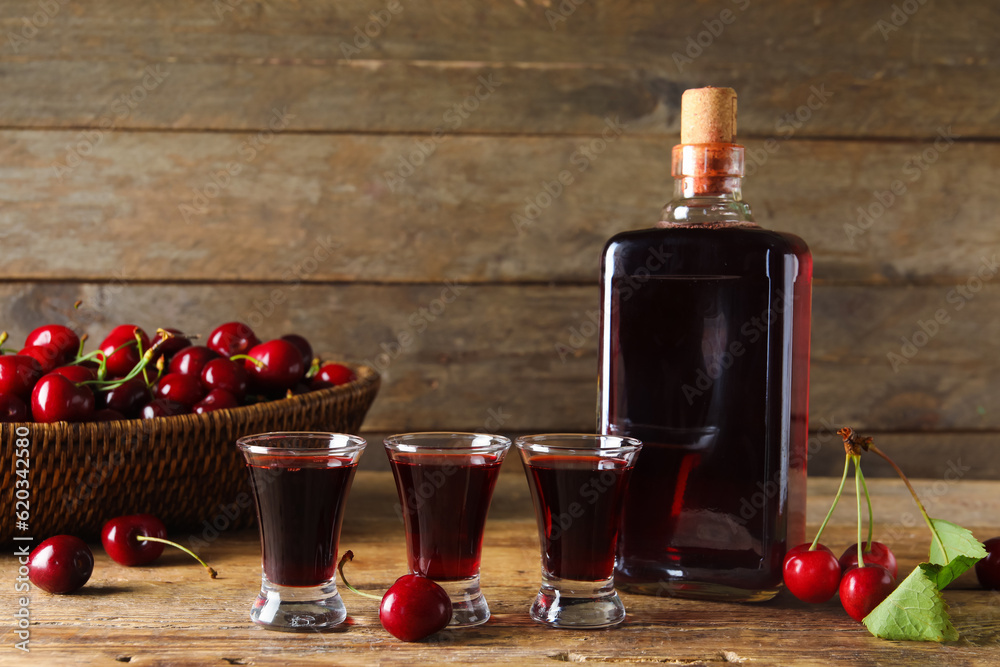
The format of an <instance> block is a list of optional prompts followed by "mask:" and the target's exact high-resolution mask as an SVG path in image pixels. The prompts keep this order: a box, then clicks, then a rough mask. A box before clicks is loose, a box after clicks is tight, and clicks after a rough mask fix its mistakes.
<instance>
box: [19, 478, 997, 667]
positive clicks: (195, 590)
mask: <svg viewBox="0 0 1000 667" xmlns="http://www.w3.org/2000/svg"><path fill="white" fill-rule="evenodd" d="M871 486H872V490H873V493H874V494H875V510H876V513H877V514H876V517H877V519H878V520H879V521H880V524H879V526H878V528H877V533H876V539H882V540H884V541H889V542H891V545H892V547H893V548H894V549H895V551H896V554H897V556H898V557H899V560H900V571H901V573H902V572H909V570H910V569H912V568H913V566H914V565H915V564H916V563H917V562H919V561H921V560H925V559H926V553H927V547H928V544H929V537H928V533H927V530H926V528H924V527H923V525H922V523H916V522H915V521H917V520H919V519H918V518H917V519H916V520H915V517H916V516H917V515H916V513H915V511H914V507H913V505H912V501H910V500H909V496H908V495H907V494H906V492H905V489H904V488H903V486H902V484H901V483H899V482H897V481H894V480H872V481H871ZM916 486H917V488H918V491H919V492H920V493H921V495H922V497H924V498H925V500H926V502H927V505H928V510H929V511H930V513H931V515H932V516H936V517H941V518H947V519H949V520H952V521H956V522H958V523H960V524H962V525H965V526H966V527H968V528H971V529H972V530H973V531H974V532H975V533H976V536H977V537H979V538H980V539H987V538H989V537H993V536H995V535H998V534H1000V482H981V481H979V482H977V481H961V482H943V481H941V482H930V481H926V482H917V483H916ZM835 489H836V480H832V479H814V480H810V502H809V523H810V531H811V532H813V531H815V527H816V525H817V524H818V523H819V521H820V520H821V519H822V516H823V514H824V513H825V511H826V509H827V507H828V506H829V502H830V500H831V497H832V494H833V492H834V491H835ZM395 500H396V497H395V490H394V487H393V485H392V481H391V477H390V475H389V474H388V473H384V472H362V473H359V474H358V476H357V478H356V480H355V483H354V488H353V490H352V492H351V498H350V501H349V504H348V507H347V516H346V519H345V522H344V529H343V535H342V539H341V549H352V550H353V551H354V553H355V554H356V560H355V562H354V563H353V564H352V565H351V566H349V567H350V570H349V572H353V583H355V585H357V586H359V588H363V589H369V590H371V591H372V592H376V591H378V592H380V591H382V590H385V588H387V587H388V586H389V585H390V584H391V583H392V581H393V580H394V579H395V577H396V576H398V575H399V574H402V573H403V572H404V571H405V562H406V561H405V556H406V552H405V546H404V543H403V532H402V525H401V522H400V520H399V519H398V518H396V516H395V515H394V513H393V509H392V508H393V504H394V502H395ZM847 500H848V502H842V503H841V507H840V508H838V511H837V513H836V515H835V519H834V521H833V522H832V523H831V526H832V528H831V529H829V530H830V533H829V538H826V537H824V542H825V543H827V544H829V545H830V546H831V547H832V548H833V549H834V551H839V550H841V549H844V548H846V546H847V545H848V544H849V543H851V542H853V541H854V538H853V536H854V535H855V530H856V528H853V527H852V525H851V524H852V521H853V520H854V516H855V515H854V511H855V508H854V505H853V498H847ZM173 537H175V538H179V539H180V540H181V541H182V542H186V541H187V540H188V534H180V535H173ZM202 551H203V554H204V556H206V558H207V559H208V560H209V562H210V563H211V564H212V565H213V566H214V567H215V568H216V569H217V570H218V571H219V578H218V579H216V580H212V579H209V578H208V576H207V575H206V573H205V572H204V570H203V569H202V568H200V567H198V566H197V565H196V564H195V563H194V562H193V561H189V560H188V558H187V556H184V555H183V554H180V553H179V552H178V553H169V554H165V555H164V556H163V557H162V558H161V559H160V560H159V561H158V562H157V563H156V564H154V565H153V566H151V567H142V568H131V569H130V568H125V567H121V566H119V565H116V564H115V563H113V562H111V561H110V560H109V559H108V557H107V556H106V555H105V554H104V551H103V549H101V548H100V545H95V546H94V555H95V560H96V565H95V568H94V575H93V577H92V578H91V580H90V582H89V583H88V584H87V586H86V587H84V588H83V589H82V590H81V591H79V592H78V593H76V594H74V595H69V596H52V595H48V594H46V593H44V592H42V591H38V590H33V591H32V592H31V593H30V613H31V626H30V631H31V638H30V647H31V652H30V654H26V653H23V652H22V651H19V650H16V649H14V648H13V644H14V643H15V641H17V639H16V637H15V635H14V634H13V629H12V627H11V624H10V614H9V613H6V612H7V610H9V609H11V607H12V606H13V605H12V602H7V601H8V600H10V601H12V600H13V592H12V589H13V581H14V578H15V576H16V568H17V562H16V559H15V558H14V557H13V556H12V555H10V553H11V552H12V549H11V548H7V549H5V552H6V553H5V555H4V556H3V557H2V558H0V581H2V582H3V589H4V594H3V598H4V604H3V607H4V610H5V614H4V615H5V617H6V618H7V620H6V621H4V623H3V627H2V634H0V639H2V648H0V665H13V664H46V665H51V664H74V665H91V664H101V665H107V664H116V663H129V664H141V665H164V664H171V665H172V664H216V665H265V664H267V665H270V664H298V663H304V664H340V665H372V664H376V665H377V664H406V665H420V664H441V663H452V664H470V663H506V664H537V665H551V664H552V663H553V662H560V661H561V662H596V663H630V662H644V663H647V662H648V663H664V664H674V665H710V664H717V663H727V662H729V663H740V664H781V665H790V664H796V665H799V664H801V665H828V664H858V665H862V664H865V665H867V664H892V665H923V664H927V665H931V664H933V665H938V664H949V665H950V664H960V665H987V664H991V665H995V664H997V663H998V662H1000V593H988V592H985V591H982V590H979V589H978V588H977V587H976V582H975V578H974V577H973V576H971V573H969V574H967V575H966V576H964V577H962V578H961V579H959V580H958V581H957V582H955V583H954V584H953V585H952V588H951V589H949V590H948V591H947V593H946V594H945V597H946V599H947V601H948V603H949V604H950V605H951V615H952V620H953V622H954V625H955V627H956V628H957V629H958V630H959V632H960V633H961V634H962V637H961V639H960V640H959V641H957V642H953V643H950V644H944V645H942V644H936V643H919V642H888V641H882V640H879V639H875V638H874V637H872V636H870V635H869V634H868V632H867V631H866V630H865V629H864V627H863V626H861V625H859V624H857V623H855V622H854V621H852V620H851V619H850V618H849V617H848V616H847V615H846V614H845V613H844V612H843V611H842V609H841V608H840V604H839V602H838V601H837V600H836V599H835V600H833V601H832V602H829V603H827V604H823V605H806V604H803V603H800V602H798V601H797V600H795V599H793V598H792V597H791V596H790V595H788V594H787V593H783V594H781V595H780V596H779V597H778V598H777V599H775V600H773V601H771V602H767V603H762V604H725V603H707V602H695V601H687V600H675V599H669V598H650V597H644V596H637V595H628V594H622V598H623V600H624V602H625V606H626V608H627V610H628V618H627V619H626V620H625V622H624V623H623V624H621V625H620V626H618V627H616V628H612V629H607V630H597V631H565V630H553V629H549V628H545V627H542V626H539V625H537V624H535V623H534V622H532V621H531V620H530V619H529V617H528V613H527V610H528V606H529V604H530V603H531V600H532V599H533V597H534V594H535V592H536V591H537V585H538V581H539V562H538V558H539V557H538V543H537V534H536V530H535V525H534V519H533V516H532V512H531V504H530V498H529V496H528V489H527V485H526V483H525V481H524V479H523V476H522V475H520V474H519V471H517V470H516V469H508V471H507V472H506V473H505V474H503V475H501V478H500V482H499V485H498V488H497V492H496V496H495V497H494V503H493V508H492V510H491V514H490V519H489V521H488V523H487V528H486V536H485V541H484V548H483V565H482V582H483V588H484V591H485V593H486V596H487V598H488V600H489V602H490V608H491V610H492V612H493V616H492V618H491V619H490V621H489V622H488V623H486V624H485V625H483V626H480V627H477V628H471V629H464V630H451V631H444V632H441V633H438V634H437V635H436V636H433V637H431V638H429V639H427V640H425V641H423V642H421V643H414V644H406V643H403V642H400V641H397V640H396V639H394V638H393V637H392V636H390V635H389V634H388V633H386V632H385V631H384V630H383V629H382V627H381V626H380V625H379V622H378V617H377V604H376V602H375V601H374V600H370V599H366V598H361V597H359V596H357V595H355V594H353V593H351V592H350V591H347V590H346V589H344V588H341V594H342V596H343V598H344V601H345V603H346V605H347V608H348V612H349V618H348V622H347V623H346V624H345V625H344V626H342V630H340V631H337V632H331V633H326V634H305V635H297V634H287V633H280V632H270V631H267V630H263V629H261V628H259V627H257V626H255V625H254V624H253V623H251V622H250V620H249V616H248V614H249V608H250V604H251V602H252V600H253V598H254V596H255V595H256V592H257V587H258V585H259V577H260V548H259V543H258V538H257V532H256V530H255V529H251V530H242V531H235V532H224V533H223V534H222V535H220V536H219V537H218V538H217V539H215V540H214V541H212V542H211V544H210V545H209V546H208V547H207V548H205V549H203V550H202Z"/></svg>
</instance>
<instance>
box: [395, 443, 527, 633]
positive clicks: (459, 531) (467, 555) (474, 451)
mask: <svg viewBox="0 0 1000 667" xmlns="http://www.w3.org/2000/svg"><path fill="white" fill-rule="evenodd" d="M385 449H386V453H387V454H388V455H389V462H390V464H391V466H392V474H393V476H394V477H395V479H396V491H397V492H398V493H399V503H400V509H401V512H402V515H403V524H404V528H405V531H406V553H407V559H408V564H409V569H410V572H411V573H416V574H422V575H424V576H426V577H429V578H431V579H433V580H434V581H436V582H437V583H438V584H440V585H441V587H442V588H444V589H445V590H446V591H447V592H448V595H449V596H450V597H451V600H452V605H453V606H452V616H451V623H450V624H449V625H450V626H452V627H465V626H471V625H479V624H480V623H485V622H486V621H487V619H489V617H490V608H489V605H488V604H487V603H486V598H485V597H484V596H483V592H482V590H481V589H480V587H479V562H480V557H481V555H482V549H483V526H484V525H485V524H486V514H487V512H488V510H489V508H490V500H491V499H492V497H493V488H494V487H495V486H496V482H497V475H499V473H500V464H501V463H503V459H504V457H505V456H506V455H507V451H508V450H509V449H510V440H509V439H507V438H504V437H502V436H499V435H485V434H479V433H406V434H401V435H393V436H390V437H388V438H386V439H385Z"/></svg>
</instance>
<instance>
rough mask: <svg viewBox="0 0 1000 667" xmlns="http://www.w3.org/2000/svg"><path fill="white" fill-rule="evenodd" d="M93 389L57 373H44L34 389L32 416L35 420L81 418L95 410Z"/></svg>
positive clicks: (89, 415) (82, 419)
mask: <svg viewBox="0 0 1000 667" xmlns="http://www.w3.org/2000/svg"><path fill="white" fill-rule="evenodd" d="M94 403H95V401H94V393H93V392H92V391H90V389H88V388H87V387H86V386H85V385H84V386H79V385H76V384H73V382H71V381H70V380H69V379H67V378H66V377H65V376H63V375H59V374H58V373H49V374H48V375H43V376H42V379H41V380H39V381H38V384H36V385H35V388H34V390H33V391H32V392H31V416H32V417H34V419H35V421H36V422H46V423H48V422H59V421H67V422H82V421H88V420H89V419H90V418H91V416H92V415H93V414H94Z"/></svg>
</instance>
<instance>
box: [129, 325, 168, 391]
mask: <svg viewBox="0 0 1000 667" xmlns="http://www.w3.org/2000/svg"><path fill="white" fill-rule="evenodd" d="M161 331H162V329H161ZM132 336H133V337H134V338H135V347H136V349H137V350H139V357H140V361H144V359H142V357H143V355H144V351H143V349H142V336H141V335H140V334H139V328H138V327H136V328H135V330H133V331H132ZM142 379H143V380H145V381H146V386H147V387H148V386H149V373H147V372H146V364H142Z"/></svg>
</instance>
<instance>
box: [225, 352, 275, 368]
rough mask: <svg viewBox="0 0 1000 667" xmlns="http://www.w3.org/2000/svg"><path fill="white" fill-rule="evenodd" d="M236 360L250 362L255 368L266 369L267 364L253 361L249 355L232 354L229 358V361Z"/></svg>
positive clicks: (256, 360) (258, 360) (257, 360)
mask: <svg viewBox="0 0 1000 667" xmlns="http://www.w3.org/2000/svg"><path fill="white" fill-rule="evenodd" d="M238 359H246V360H248V361H252V362H253V365H254V366H256V367H257V368H267V364H265V363H264V362H263V361H261V360H260V359H254V358H253V357H251V356H250V355H249V354H234V355H233V356H231V357H229V360H230V361H237V360H238Z"/></svg>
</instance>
